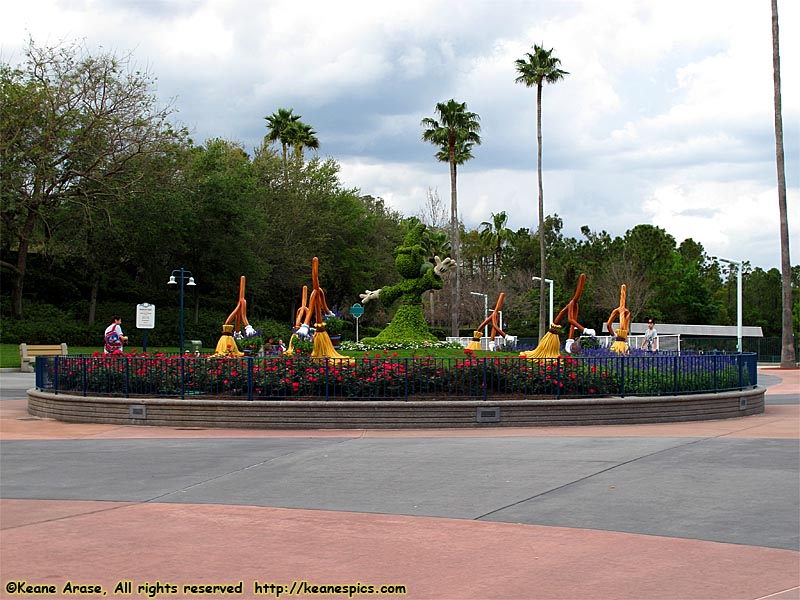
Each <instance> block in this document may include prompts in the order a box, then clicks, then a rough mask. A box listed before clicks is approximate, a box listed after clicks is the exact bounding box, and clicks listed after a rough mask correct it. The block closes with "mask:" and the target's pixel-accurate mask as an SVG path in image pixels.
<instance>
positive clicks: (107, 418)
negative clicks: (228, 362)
mask: <svg viewBox="0 0 800 600" xmlns="http://www.w3.org/2000/svg"><path fill="white" fill-rule="evenodd" d="M764 391H765V389H764V388H763V387H756V388H754V389H748V390H742V391H730V392H720V393H714V394H694V395H685V396H658V397H652V398H646V397H631V396H628V397H625V398H618V397H606V398H590V399H562V400H501V401H497V400H494V401H488V402H482V401H464V400H455V401H453V400H446V399H443V400H433V401H431V400H426V401H419V402H416V401H408V402H404V401H380V402H373V401H335V400H331V401H295V400H292V401H261V400H256V401H242V400H226V399H224V398H219V399H213V398H211V399H209V398H204V399H202V400H200V399H188V398H187V399H185V400H179V399H162V398H135V399H130V398H105V397H91V396H89V397H87V396H72V395H67V394H53V393H48V392H41V391H38V390H35V389H32V390H29V391H28V412H29V413H30V414H31V415H34V416H38V417H45V418H53V419H58V420H60V421H66V422H72V423H110V424H117V425H156V426H166V427H203V428H207V427H227V428H257V429H424V428H469V427H540V426H556V425H612V424H615V425H616V424H627V423H669V422H677V421H703V420H709V419H729V418H736V417H745V416H748V415H753V414H758V413H762V412H764Z"/></svg>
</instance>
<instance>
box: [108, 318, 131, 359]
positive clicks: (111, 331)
mask: <svg viewBox="0 0 800 600" xmlns="http://www.w3.org/2000/svg"><path fill="white" fill-rule="evenodd" d="M103 339H104V342H105V346H104V348H103V354H122V347H123V345H124V344H125V342H127V341H128V338H127V337H126V336H125V335H124V334H123V333H122V317H120V316H119V315H114V316H113V317H111V325H109V326H108V327H106V332H105V335H104V336H103Z"/></svg>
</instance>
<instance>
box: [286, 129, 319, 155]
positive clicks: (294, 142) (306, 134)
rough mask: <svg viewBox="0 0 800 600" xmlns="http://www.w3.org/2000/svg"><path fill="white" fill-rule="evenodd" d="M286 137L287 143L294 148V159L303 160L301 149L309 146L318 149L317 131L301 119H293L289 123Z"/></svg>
mask: <svg viewBox="0 0 800 600" xmlns="http://www.w3.org/2000/svg"><path fill="white" fill-rule="evenodd" d="M286 138H287V140H288V142H289V144H290V145H291V146H292V147H293V148H294V155H295V159H296V160H299V161H302V160H303V150H304V149H305V148H310V149H312V150H318V149H319V138H317V132H316V131H314V129H313V128H312V127H311V125H307V124H306V123H303V122H302V121H294V122H292V123H290V124H289V127H288V128H287V131H286Z"/></svg>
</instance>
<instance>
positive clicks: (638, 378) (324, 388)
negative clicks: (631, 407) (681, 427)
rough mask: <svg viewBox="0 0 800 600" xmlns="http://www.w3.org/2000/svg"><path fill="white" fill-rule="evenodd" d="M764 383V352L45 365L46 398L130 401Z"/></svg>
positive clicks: (40, 377) (657, 390)
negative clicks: (760, 359)
mask: <svg viewBox="0 0 800 600" xmlns="http://www.w3.org/2000/svg"><path fill="white" fill-rule="evenodd" d="M756 384H757V361H756V354H755V353H743V354H737V353H711V354H692V353H680V354H679V353H657V354H653V353H632V354H631V355H627V356H619V355H616V354H600V353H598V354H596V355H586V356H580V357H575V358H573V357H559V358H555V359H545V360H528V359H524V358H517V357H497V358H495V357H492V356H488V357H485V358H484V357H481V358H474V357H466V358H463V359H461V358H458V359H455V358H400V359H398V358H386V359H378V358H354V359H344V360H342V359H312V358H309V357H288V358H287V357H263V358H261V357H245V358H234V359H213V358H207V357H178V356H173V357H144V356H101V357H95V356H51V357H39V358H38V359H37V361H36V387H37V388H38V389H39V390H42V391H48V392H54V393H64V394H77V395H84V396H85V395H91V396H115V397H125V398H131V397H162V398H170V397H176V398H185V397H187V396H191V397H209V398H220V397H225V398H230V399H235V400H283V399H288V400H291V399H306V400H311V399H313V400H320V399H322V400H335V399H370V400H381V399H384V400H411V399H416V400H425V399H434V398H435V399H441V398H450V399H469V400H491V399H502V398H519V399H529V398H581V397H593V396H620V397H624V396H660V395H675V394H695V393H703V392H720V391H726V390H741V389H746V388H751V387H754V386H755V385H756Z"/></svg>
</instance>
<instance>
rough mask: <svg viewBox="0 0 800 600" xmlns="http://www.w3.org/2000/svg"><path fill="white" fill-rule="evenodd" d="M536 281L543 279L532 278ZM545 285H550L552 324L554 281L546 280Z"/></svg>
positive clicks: (551, 317) (551, 316)
mask: <svg viewBox="0 0 800 600" xmlns="http://www.w3.org/2000/svg"><path fill="white" fill-rule="evenodd" d="M531 279H533V280H534V281H541V280H542V278H541V277H531ZM544 282H545V283H549V284H550V323H552V322H553V280H552V279H545V280H544Z"/></svg>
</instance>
